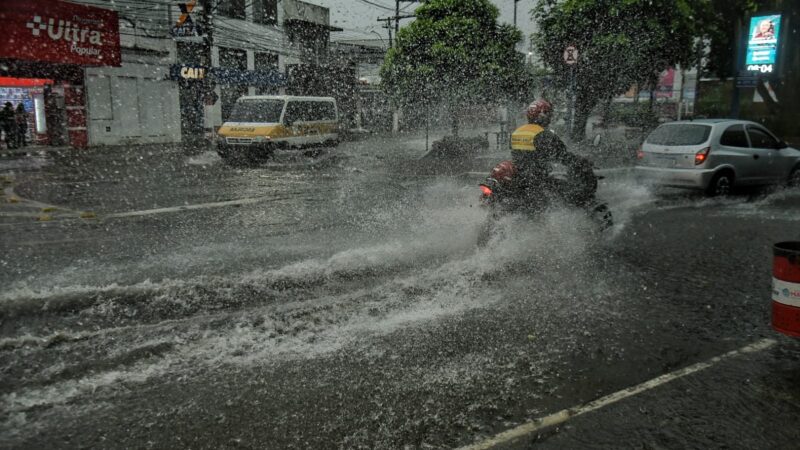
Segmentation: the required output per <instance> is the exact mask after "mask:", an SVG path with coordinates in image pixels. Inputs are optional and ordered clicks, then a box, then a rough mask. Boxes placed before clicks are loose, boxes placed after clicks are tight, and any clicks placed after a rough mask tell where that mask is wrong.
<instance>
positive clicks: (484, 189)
mask: <svg viewBox="0 0 800 450" xmlns="http://www.w3.org/2000/svg"><path fill="white" fill-rule="evenodd" d="M481 192H482V193H483V196H484V197H488V196H490V195H492V189H491V188H490V187H489V186H486V185H485V184H482V185H481Z"/></svg>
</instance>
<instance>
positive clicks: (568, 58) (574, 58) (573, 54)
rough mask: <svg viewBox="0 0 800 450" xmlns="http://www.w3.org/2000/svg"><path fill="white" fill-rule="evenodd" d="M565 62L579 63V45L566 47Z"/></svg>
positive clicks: (568, 63) (570, 63) (569, 63)
mask: <svg viewBox="0 0 800 450" xmlns="http://www.w3.org/2000/svg"><path fill="white" fill-rule="evenodd" d="M564 63H565V64H567V65H569V66H571V65H573V64H577V63H578V47H575V46H574V45H568V46H567V48H565V49H564Z"/></svg>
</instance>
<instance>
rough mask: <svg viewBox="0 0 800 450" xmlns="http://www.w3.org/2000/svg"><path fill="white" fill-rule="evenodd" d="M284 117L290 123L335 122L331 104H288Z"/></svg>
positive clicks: (309, 102)
mask: <svg viewBox="0 0 800 450" xmlns="http://www.w3.org/2000/svg"><path fill="white" fill-rule="evenodd" d="M286 117H287V121H291V122H313V121H319V120H324V121H333V120H336V108H335V107H334V106H333V103H332V102H312V101H295V102H289V106H287V107H286Z"/></svg>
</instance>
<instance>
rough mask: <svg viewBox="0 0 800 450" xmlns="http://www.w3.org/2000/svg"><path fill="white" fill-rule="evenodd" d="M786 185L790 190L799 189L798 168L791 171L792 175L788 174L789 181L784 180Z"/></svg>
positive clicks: (799, 170) (799, 173) (799, 176)
mask: <svg viewBox="0 0 800 450" xmlns="http://www.w3.org/2000/svg"><path fill="white" fill-rule="evenodd" d="M786 185H787V186H789V187H790V188H800V166H797V167H795V168H794V169H792V173H790V174H789V179H788V180H786Z"/></svg>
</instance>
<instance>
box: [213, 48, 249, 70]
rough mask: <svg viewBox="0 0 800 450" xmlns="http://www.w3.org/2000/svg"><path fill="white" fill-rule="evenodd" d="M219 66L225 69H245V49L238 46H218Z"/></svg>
mask: <svg viewBox="0 0 800 450" xmlns="http://www.w3.org/2000/svg"><path fill="white" fill-rule="evenodd" d="M219 66H220V67H223V68H225V69H239V70H247V51H246V50H242V49H238V48H225V47H220V49H219Z"/></svg>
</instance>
